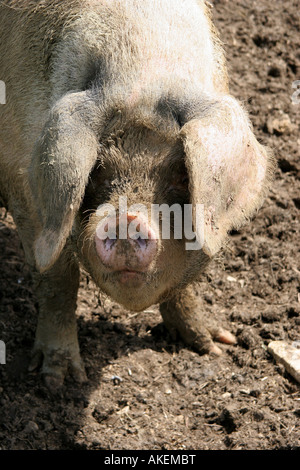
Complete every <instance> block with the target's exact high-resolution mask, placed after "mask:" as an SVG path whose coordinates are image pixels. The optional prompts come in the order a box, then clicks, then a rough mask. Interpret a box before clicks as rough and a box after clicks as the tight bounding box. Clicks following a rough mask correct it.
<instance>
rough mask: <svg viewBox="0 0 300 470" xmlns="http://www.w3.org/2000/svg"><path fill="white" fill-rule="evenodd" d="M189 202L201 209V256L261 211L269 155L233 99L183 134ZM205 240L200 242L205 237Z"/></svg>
mask: <svg viewBox="0 0 300 470" xmlns="http://www.w3.org/2000/svg"><path fill="white" fill-rule="evenodd" d="M181 137H182V139H183V144H184V151H185V159H186V167H187V170H188V174H189V182H190V183H189V184H190V193H191V202H192V204H193V206H195V205H196V204H203V206H202V207H203V209H204V233H203V231H202V232H201V237H200V234H199V230H201V229H202V230H203V227H202V228H201V227H200V228H199V227H195V221H193V223H194V230H195V231H196V234H197V235H198V237H197V238H198V239H199V240H200V239H201V240H204V244H203V246H202V249H203V251H204V252H205V253H206V254H207V255H208V256H210V257H212V256H213V255H214V254H216V253H217V252H218V250H219V249H220V248H221V246H222V243H223V242H224V240H225V239H226V236H227V233H228V232H229V231H230V230H232V229H233V228H235V229H237V228H239V227H240V226H241V225H242V224H243V223H244V222H246V221H247V219H249V218H250V217H251V216H253V215H254V212H255V211H256V210H257V209H258V208H259V206H260V205H261V203H262V201H263V196H264V195H265V193H266V189H267V187H268V183H269V182H270V180H271V176H272V173H273V167H274V163H273V158H272V156H271V155H270V152H269V151H268V150H267V149H266V148H265V147H263V146H262V145H260V144H259V143H258V141H257V140H256V138H255V137H254V135H253V133H252V129H251V124H250V122H249V120H248V117H247V114H246V113H245V111H244V110H243V109H242V107H241V106H240V104H239V103H238V102H237V101H236V100H235V99H234V98H232V97H230V96H226V97H224V98H223V99H221V100H220V101H218V102H215V103H214V104H212V106H211V108H210V110H209V112H208V113H206V115H205V116H203V117H199V118H198V117H197V118H196V119H192V120H191V121H189V122H187V123H186V124H185V125H184V126H183V127H182V129H181ZM203 237H204V238H203Z"/></svg>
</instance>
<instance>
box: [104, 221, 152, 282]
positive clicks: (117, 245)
mask: <svg viewBox="0 0 300 470" xmlns="http://www.w3.org/2000/svg"><path fill="white" fill-rule="evenodd" d="M95 242H96V250H97V253H98V256H99V257H100V259H101V261H102V263H103V264H104V265H105V266H106V267H107V268H109V269H110V270H112V271H137V272H141V273H142V272H145V271H147V269H148V268H149V266H150V264H151V262H152V261H153V260H154V259H155V257H156V254H157V250H158V242H159V240H158V235H157V231H156V230H155V229H154V228H153V227H152V226H151V225H150V224H149V223H148V220H147V218H146V217H145V216H144V215H143V214H141V213H138V214H122V215H119V216H118V217H115V216H108V217H106V218H104V219H102V220H101V222H100V223H99V224H98V226H97V229H96V235H95Z"/></svg>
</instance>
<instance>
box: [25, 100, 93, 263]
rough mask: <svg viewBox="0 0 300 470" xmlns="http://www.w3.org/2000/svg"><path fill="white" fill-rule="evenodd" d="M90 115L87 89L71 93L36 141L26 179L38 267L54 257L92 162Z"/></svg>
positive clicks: (55, 107)
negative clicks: (33, 215) (35, 227)
mask: <svg viewBox="0 0 300 470" xmlns="http://www.w3.org/2000/svg"><path fill="white" fill-rule="evenodd" d="M95 115H96V110H95V106H94V103H93V101H92V100H91V99H89V98H88V96H87V95H86V92H80V93H70V94H68V95H66V96H64V97H63V98H62V99H61V100H59V101H58V102H57V103H56V104H55V106H54V107H53V108H52V110H51V112H50V116H49V119H48V121H47V123H46V125H45V127H44V130H43V132H42V135H41V137H40V138H39V140H38V141H37V142H36V145H35V148H34V153H33V158H32V162H31V166H30V168H29V182H30V188H31V192H32V197H33V203H34V206H35V207H34V209H35V210H36V214H37V217H38V219H39V224H38V226H39V227H40V232H39V233H38V236H37V239H36V240H35V244H34V254H35V260H36V266H37V269H38V270H39V271H40V272H43V271H45V270H47V269H48V268H50V267H51V266H52V265H53V264H54V262H55V261H56V260H57V258H58V257H59V255H60V253H61V251H62V249H63V247H64V245H65V242H66V239H67V237H68V236H69V234H70V232H71V229H72V225H73V222H74V218H75V215H76V213H77V211H78V209H79V207H80V204H81V201H82V198H83V196H84V192H85V187H86V184H87V182H88V177H89V174H90V171H91V170H92V168H93V166H94V164H95V162H96V159H97V149H98V143H97V142H98V140H97V137H96V134H95V132H94V131H93V130H92V127H91V124H90V123H93V122H95V120H96V118H95Z"/></svg>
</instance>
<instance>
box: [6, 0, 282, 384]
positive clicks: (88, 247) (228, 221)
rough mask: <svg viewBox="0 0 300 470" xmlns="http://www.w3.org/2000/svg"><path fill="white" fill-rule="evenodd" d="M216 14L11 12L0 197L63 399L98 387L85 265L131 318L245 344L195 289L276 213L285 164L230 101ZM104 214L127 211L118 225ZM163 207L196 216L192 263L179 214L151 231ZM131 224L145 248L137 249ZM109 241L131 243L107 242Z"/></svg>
mask: <svg viewBox="0 0 300 470" xmlns="http://www.w3.org/2000/svg"><path fill="white" fill-rule="evenodd" d="M210 8H211V7H209V6H207V5H206V3H205V2H203V1H200V0H198V1H197V0H143V1H140V0H89V1H88V0H80V1H79V0H78V1H77V0H65V1H63V2H61V1H57V0H45V1H31V0H26V1H25V0H11V1H8V0H3V1H0V79H1V80H2V81H3V82H5V86H6V104H1V105H0V196H1V200H2V201H3V203H4V205H5V206H6V207H7V208H8V209H9V211H10V212H11V214H12V216H13V218H14V221H15V223H16V226H17V228H18V233H19V235H20V238H21V241H22V245H23V247H24V252H25V255H26V260H27V262H28V263H29V265H30V266H31V267H32V273H33V279H34V282H35V289H36V290H35V292H36V296H37V299H38V303H39V320H38V326H37V332H36V340H35V344H34V350H33V357H32V362H31V366H30V368H31V370H33V369H35V368H38V367H39V366H42V372H43V374H44V376H45V379H46V381H47V383H48V384H49V386H53V387H57V386H59V385H60V384H62V383H63V380H64V378H65V376H66V374H67V373H70V374H71V375H72V376H73V377H74V378H75V379H76V380H78V381H83V380H86V375H85V371H84V366H83V364H82V361H81V358H80V353H79V347H78V340H77V332H76V320H75V311H76V296H77V290H78V283H79V265H80V263H81V264H82V266H83V267H84V268H85V269H86V270H87V271H88V272H89V273H90V275H91V277H92V279H93V280H94V282H95V284H96V285H97V286H98V288H99V289H100V290H101V291H102V292H103V293H104V294H106V295H108V296H109V297H111V298H112V299H113V300H114V301H116V302H118V303H119V304H121V305H123V306H124V307H125V308H126V309H129V310H133V311H141V310H143V309H145V308H147V307H149V306H150V305H153V304H159V306H160V311H161V314H162V317H163V319H164V322H165V324H166V326H167V328H168V329H169V330H170V332H171V333H172V335H175V334H179V335H180V337H181V338H182V339H183V340H184V341H185V342H186V343H187V344H189V345H190V346H191V347H193V348H195V349H197V350H198V351H199V352H213V353H216V354H218V353H220V352H221V350H220V348H219V347H218V346H217V345H216V344H215V343H214V340H216V341H220V342H225V343H234V342H235V338H234V336H233V335H232V334H231V333H229V332H228V331H225V330H223V329H222V328H221V327H218V326H212V325H211V324H209V323H207V320H206V323H205V322H204V321H203V319H202V318H201V312H200V310H199V305H198V304H197V302H196V296H195V293H194V283H195V282H197V279H199V276H200V274H201V272H203V269H204V268H205V267H206V265H207V264H208V263H209V261H210V260H211V259H212V258H213V257H214V255H215V254H216V253H217V252H218V251H219V250H220V249H221V247H222V245H223V244H224V242H225V240H226V237H227V234H228V232H229V231H230V230H232V229H233V228H239V227H240V226H242V224H243V223H245V222H246V221H247V220H248V219H249V218H250V217H252V216H253V215H254V214H255V212H256V211H257V209H258V208H259V207H260V205H261V204H262V201H263V198H264V196H265V193H266V191H267V188H268V186H269V182H270V179H271V174H272V168H273V160H272V157H271V156H270V152H269V151H268V150H267V149H266V148H265V147H263V146H262V145H261V144H259V143H258V141H257V140H256V138H255V136H254V134H253V132H252V128H251V124H250V122H249V120H248V116H247V113H246V111H245V110H244V109H243V107H242V106H241V104H240V103H239V102H238V101H237V100H236V99H235V98H234V97H232V96H231V95H230V93H229V89H228V79H227V71H226V64H225V59H224V54H223V50H222V45H221V42H220V39H219V37H218V34H217V32H216V30H215V28H214V26H213V24H212V21H211V16H210V14H211V12H210ZM125 200H126V204H127V205H126V206H124V204H123V205H121V206H120V201H123V202H124V201H125ZM104 204H107V205H108V206H107V207H112V208H115V212H113V211H112V212H111V213H108V212H107V213H106V214H103V211H102V212H101V210H100V209H101V208H102V207H103V205H104ZM153 205H156V206H157V205H159V206H160V207H161V206H162V205H165V206H166V207H169V208H171V207H172V206H173V205H176V207H177V208H178V207H179V208H181V209H182V210H183V209H185V208H186V207H192V210H191V212H190V213H191V214H192V217H193V219H192V221H193V225H192V228H193V232H192V233H193V234H194V241H195V242H198V241H199V240H200V239H201V240H202V241H201V243H198V249H188V248H187V243H186V242H187V241H189V242H191V241H192V238H190V237H188V236H187V235H186V233H185V232H184V231H183V228H182V237H178V236H175V235H174V233H175V226H176V227H177V225H176V224H175V213H174V212H172V213H171V212H170V218H169V221H170V224H169V225H170V236H169V237H164V236H162V224H163V222H164V216H163V215H162V216H161V217H160V218H158V219H157V222H156V223H155V222H154V221H153V220H152V218H150V217H147V214H148V216H149V214H150V209H151V208H152V207H153ZM124 207H125V208H124ZM197 207H202V208H203V212H202V214H203V218H202V219H201V220H202V224H199V223H198V219H197V218H196V214H197V210H196V208H197ZM145 208H146V209H147V210H148V212H147V214H146V212H145ZM183 217H184V210H183V211H182V219H181V221H182V220H183ZM176 220H177V222H178V219H176ZM177 222H176V223H177ZM132 224H135V226H136V228H137V232H140V235H138V236H136V237H130V236H129V227H130V226H131V225H132ZM107 227H115V229H116V231H115V233H114V236H113V237H109V236H107V238H106V239H105V238H103V236H101V234H103V231H104V232H106V228H107ZM121 227H122V230H123V229H124V227H125V232H126V236H125V237H121V235H120V233H121ZM127 229H128V233H127ZM201 237H202V238H201Z"/></svg>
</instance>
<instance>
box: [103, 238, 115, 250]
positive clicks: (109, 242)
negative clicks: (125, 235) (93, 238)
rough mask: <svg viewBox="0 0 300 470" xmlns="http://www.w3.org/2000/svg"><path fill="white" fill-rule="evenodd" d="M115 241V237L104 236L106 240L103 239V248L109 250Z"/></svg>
mask: <svg viewBox="0 0 300 470" xmlns="http://www.w3.org/2000/svg"><path fill="white" fill-rule="evenodd" d="M116 241H117V240H116V239H112V238H106V240H104V246H105V249H106V250H111V249H112V247H113V246H114V244H115V243H116Z"/></svg>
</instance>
